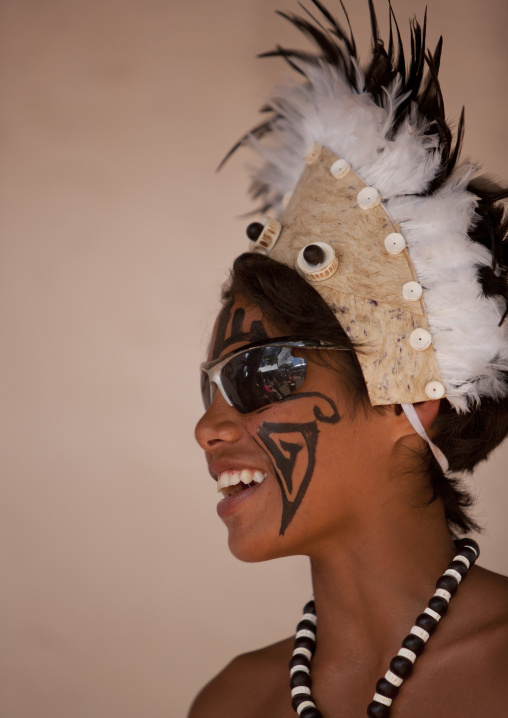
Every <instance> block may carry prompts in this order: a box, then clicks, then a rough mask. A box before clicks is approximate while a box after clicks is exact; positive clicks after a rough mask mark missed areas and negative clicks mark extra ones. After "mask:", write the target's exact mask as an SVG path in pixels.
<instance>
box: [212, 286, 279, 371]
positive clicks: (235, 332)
mask: <svg viewBox="0 0 508 718" xmlns="http://www.w3.org/2000/svg"><path fill="white" fill-rule="evenodd" d="M234 301H235V300H234V298H233V299H231V300H230V301H229V302H228V303H227V304H226V305H225V306H224V308H223V309H222V311H221V313H220V316H219V321H218V323H217V334H216V335H215V342H214V345H213V352H212V358H213V359H216V358H217V357H218V356H220V354H221V353H222V352H223V351H224V349H225V348H226V347H228V346H230V345H231V344H236V343H237V342H257V341H262V340H264V339H268V334H267V333H266V329H265V328H264V326H263V322H262V321H261V320H259V319H255V320H254V321H253V322H251V325H250V327H249V328H248V329H247V330H244V329H243V322H244V319H245V309H243V308H242V307H237V309H235V313H234V314H233V319H232V321H231V331H230V334H229V336H228V337H226V332H227V329H228V325H229V320H230V319H231V309H232V308H233V304H234Z"/></svg>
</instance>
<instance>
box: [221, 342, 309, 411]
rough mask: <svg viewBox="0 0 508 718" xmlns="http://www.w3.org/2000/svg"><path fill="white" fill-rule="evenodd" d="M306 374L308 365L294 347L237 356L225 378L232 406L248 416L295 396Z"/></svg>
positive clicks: (228, 365)
mask: <svg viewBox="0 0 508 718" xmlns="http://www.w3.org/2000/svg"><path fill="white" fill-rule="evenodd" d="M306 373H307V362H306V361H305V359H303V357H295V356H293V355H292V354H291V348H290V347H257V348H255V349H251V350H250V351H246V352H244V353H242V354H240V355H237V356H236V357H233V358H232V359H231V360H230V361H229V362H228V363H227V364H226V365H225V366H224V367H223V369H222V372H221V379H222V386H223V387H224V390H225V392H226V394H227V396H228V398H229V400H230V401H231V403H232V405H233V406H234V407H235V408H236V409H238V411H241V412H242V413H247V412H249V411H254V410H255V409H260V408H261V407H262V406H266V405H267V404H271V403H273V402H275V401H280V400H281V399H284V397H286V396H288V395H289V394H292V393H293V392H294V391H296V390H297V389H299V388H300V387H301V386H302V384H303V382H304V380H305V375H306Z"/></svg>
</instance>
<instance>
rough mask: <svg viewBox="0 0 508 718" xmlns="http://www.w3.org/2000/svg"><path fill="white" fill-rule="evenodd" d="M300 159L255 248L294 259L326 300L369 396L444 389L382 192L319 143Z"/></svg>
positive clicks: (419, 397) (406, 396)
mask: <svg viewBox="0 0 508 718" xmlns="http://www.w3.org/2000/svg"><path fill="white" fill-rule="evenodd" d="M305 161H306V167H305V169H304V171H303V173H302V175H301V177H300V180H299V182H298V184H297V186H296V188H295V190H294V191H293V193H292V195H291V197H290V198H288V202H287V205H286V207H285V210H284V214H283V215H282V218H281V222H280V227H278V229H277V225H278V223H277V222H276V221H275V220H272V219H269V220H267V224H266V225H265V227H266V231H264V232H263V233H262V234H261V236H260V237H259V238H258V240H257V241H256V243H255V244H254V245H253V247H252V251H255V252H256V251H260V252H262V253H263V254H268V255H269V256H270V257H271V258H272V259H275V260H277V261H279V262H282V263H284V264H286V265H288V266H290V267H292V268H294V269H295V270H296V271H298V272H299V273H300V274H302V275H303V276H304V277H305V279H306V280H307V281H308V282H309V283H310V284H311V285H312V286H313V287H314V288H315V289H316V290H317V291H318V292H319V294H320V295H321V296H322V297H323V299H324V300H325V301H326V303H327V304H328V306H329V307H331V308H332V310H333V312H334V314H335V316H336V317H337V320H338V321H339V323H340V325H341V326H342V327H343V329H344V330H345V332H346V333H347V334H348V336H349V337H350V338H351V339H352V341H353V342H354V343H355V346H356V348H357V356H358V360H359V362H360V365H361V367H362V371H363V375H364V378H365V382H366V384H367V390H368V393H369V398H370V401H371V404H372V405H373V406H377V405H383V404H396V403H400V404H404V403H408V404H412V403H415V402H419V401H425V400H427V399H439V398H441V397H442V396H443V395H444V393H445V390H444V387H443V384H442V381H441V374H440V370H439V367H438V363H437V359H436V353H435V351H434V347H433V345H432V337H431V334H430V331H429V325H428V321H427V317H426V314H425V306H424V301H423V289H422V287H421V286H420V284H419V283H418V277H417V276H416V273H415V271H414V268H413V265H412V263H411V258H410V256H409V252H408V250H407V248H406V243H405V240H404V238H403V236H402V235H401V234H400V232H399V229H398V227H396V226H395V225H394V224H393V223H392V221H391V219H390V217H389V216H388V214H387V212H386V210H385V208H384V207H383V204H382V203H381V201H380V197H379V193H378V192H377V190H376V189H375V188H373V187H368V186H367V185H366V184H365V182H363V180H362V179H360V177H359V176H358V175H357V174H355V172H354V171H353V170H352V169H351V168H350V166H349V164H348V163H347V162H346V161H345V160H343V159H341V158H339V157H337V156H336V155H335V154H334V153H333V152H331V151H330V150H329V149H327V148H325V147H322V146H320V145H318V144H316V143H313V144H312V146H311V147H310V148H309V150H308V152H307V153H306V155H305ZM267 234H268V235H269V237H268V241H267V236H266V235H267Z"/></svg>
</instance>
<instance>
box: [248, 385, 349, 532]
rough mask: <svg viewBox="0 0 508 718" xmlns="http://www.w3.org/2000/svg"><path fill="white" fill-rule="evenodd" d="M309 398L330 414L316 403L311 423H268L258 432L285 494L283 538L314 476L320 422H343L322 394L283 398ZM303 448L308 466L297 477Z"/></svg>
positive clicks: (285, 400)
mask: <svg viewBox="0 0 508 718" xmlns="http://www.w3.org/2000/svg"><path fill="white" fill-rule="evenodd" d="M310 397H312V398H314V397H317V398H319V399H322V400H323V401H324V402H326V403H327V404H328V409H330V410H331V413H329V412H328V413H326V414H325V413H323V411H322V410H321V407H320V406H319V405H318V404H317V403H314V405H313V408H312V415H313V417H314V418H313V419H312V420H310V421H307V422H295V423H293V422H282V423H276V422H270V421H265V422H263V424H262V425H261V426H259V427H258V430H257V435H258V437H259V440H260V441H258V442H257V443H258V444H259V445H260V446H262V447H263V448H264V449H265V450H266V451H267V452H268V453H269V454H270V457H271V461H272V465H273V467H274V471H275V476H276V478H277V482H278V484H279V487H280V490H281V494H282V519H281V524H280V531H279V533H280V534H281V536H283V535H284V532H285V530H286V529H287V527H288V526H289V524H290V523H291V521H292V519H293V516H294V515H295V513H296V512H297V510H298V508H299V506H300V504H301V503H302V500H303V497H304V496H305V493H306V491H307V489H308V487H309V484H310V482H311V479H312V476H313V474H314V468H315V465H316V448H317V441H318V435H319V428H318V422H320V421H321V422H323V423H325V424H337V423H338V422H339V421H340V415H339V412H338V410H337V407H336V405H335V403H334V402H333V401H332V399H330V397H328V396H326V395H325V394H321V393H320V392H317V391H311V392H302V393H301V394H293V395H290V396H288V397H287V398H286V399H283V402H284V403H285V402H287V401H296V400H297V399H298V400H301V399H308V398H310ZM279 403H282V402H279ZM268 409H270V407H269V406H266V407H263V409H260V410H259V412H258V414H261V413H262V412H263V411H267V410H268ZM283 437H285V438H283ZM290 437H291V438H292V439H293V440H292V441H289V440H288V439H289V438H290ZM303 449H305V450H306V453H307V460H306V467H305V470H304V472H303V476H301V477H298V476H296V475H295V469H296V462H297V459H298V456H299V454H300V452H301V451H302V450H303Z"/></svg>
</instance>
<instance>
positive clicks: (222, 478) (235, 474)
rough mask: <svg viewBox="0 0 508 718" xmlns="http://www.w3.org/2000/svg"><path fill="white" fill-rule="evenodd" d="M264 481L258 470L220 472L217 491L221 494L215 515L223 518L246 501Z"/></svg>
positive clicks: (263, 475)
mask: <svg viewBox="0 0 508 718" xmlns="http://www.w3.org/2000/svg"><path fill="white" fill-rule="evenodd" d="M265 479H266V473H265V472H263V471H260V470H259V469H235V470H230V471H222V472H221V473H220V474H219V476H218V478H217V491H218V492H219V493H220V494H222V496H221V498H220V500H219V503H218V504H217V513H218V514H219V516H220V518H224V517H225V516H227V515H228V514H230V513H231V512H232V511H234V510H235V509H236V507H237V506H239V505H240V504H242V503H243V502H244V501H246V500H247V499H248V498H249V497H250V496H252V494H253V493H254V492H255V491H256V490H257V489H258V488H259V486H260V485H261V484H262V483H263V481H264V480H265Z"/></svg>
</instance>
